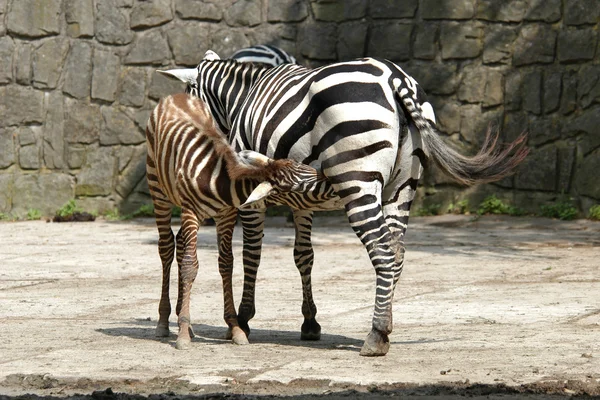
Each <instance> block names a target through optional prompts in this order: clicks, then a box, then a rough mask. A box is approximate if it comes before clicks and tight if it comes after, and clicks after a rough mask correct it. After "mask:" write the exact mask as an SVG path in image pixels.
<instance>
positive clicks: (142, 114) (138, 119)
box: [134, 101, 156, 132]
mask: <svg viewBox="0 0 600 400" xmlns="http://www.w3.org/2000/svg"><path fill="white" fill-rule="evenodd" d="M150 103H151V104H150V105H149V107H150V108H143V109H141V110H136V112H135V116H134V118H135V124H136V125H137V127H138V128H139V129H141V130H142V132H146V125H147V124H148V120H149V119H150V114H151V113H152V110H154V107H156V103H154V102H152V101H150Z"/></svg>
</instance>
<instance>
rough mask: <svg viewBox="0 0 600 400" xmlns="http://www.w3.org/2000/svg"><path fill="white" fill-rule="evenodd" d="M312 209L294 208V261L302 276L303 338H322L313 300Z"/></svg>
mask: <svg viewBox="0 0 600 400" xmlns="http://www.w3.org/2000/svg"><path fill="white" fill-rule="evenodd" d="M312 216H313V213H312V211H307V210H294V226H295V228H296V240H295V242H294V261H295V262H296V267H297V268H298V271H299V272H300V277H301V278H302V315H303V316H304V323H303V324H302V327H301V328H300V338H301V339H302V340H319V339H321V325H319V323H318V322H317V320H316V318H315V316H316V315H317V306H316V305H315V302H314V301H313V295H312V285H311V272H312V267H313V261H314V259H315V253H314V251H313V247H312V243H311V237H310V236H311V231H312Z"/></svg>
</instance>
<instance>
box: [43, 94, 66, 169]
mask: <svg viewBox="0 0 600 400" xmlns="http://www.w3.org/2000/svg"><path fill="white" fill-rule="evenodd" d="M44 100H45V108H46V118H45V123H44V128H43V137H44V148H43V151H44V164H45V165H46V168H49V169H54V168H62V167H63V166H64V152H65V150H64V148H65V132H64V124H65V107H64V97H63V95H62V94H61V93H60V92H58V91H54V92H52V93H49V94H48V95H46V96H45V99H44Z"/></svg>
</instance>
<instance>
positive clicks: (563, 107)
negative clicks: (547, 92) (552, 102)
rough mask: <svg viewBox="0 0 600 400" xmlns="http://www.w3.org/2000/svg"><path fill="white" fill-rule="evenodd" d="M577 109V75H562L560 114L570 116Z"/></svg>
mask: <svg viewBox="0 0 600 400" xmlns="http://www.w3.org/2000/svg"><path fill="white" fill-rule="evenodd" d="M576 108H577V75H575V74H574V73H564V74H563V83H562V96H561V98H560V112H561V113H563V114H570V113H572V112H573V111H575V109H576Z"/></svg>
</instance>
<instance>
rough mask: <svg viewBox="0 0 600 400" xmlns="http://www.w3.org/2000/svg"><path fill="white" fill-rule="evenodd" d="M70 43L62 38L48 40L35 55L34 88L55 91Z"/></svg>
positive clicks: (36, 50) (38, 48) (37, 49)
mask: <svg viewBox="0 0 600 400" xmlns="http://www.w3.org/2000/svg"><path fill="white" fill-rule="evenodd" d="M68 51H69V42H68V41H67V40H66V39H65V38H62V37H57V38H53V39H48V40H46V41H44V42H43V43H42V44H41V45H40V46H39V47H37V48H36V49H35V51H34V53H33V86H34V87H37V88H40V89H54V88H56V86H57V85H58V79H59V78H60V74H61V72H62V67H63V65H64V64H65V57H66V56H67V52H68Z"/></svg>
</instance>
